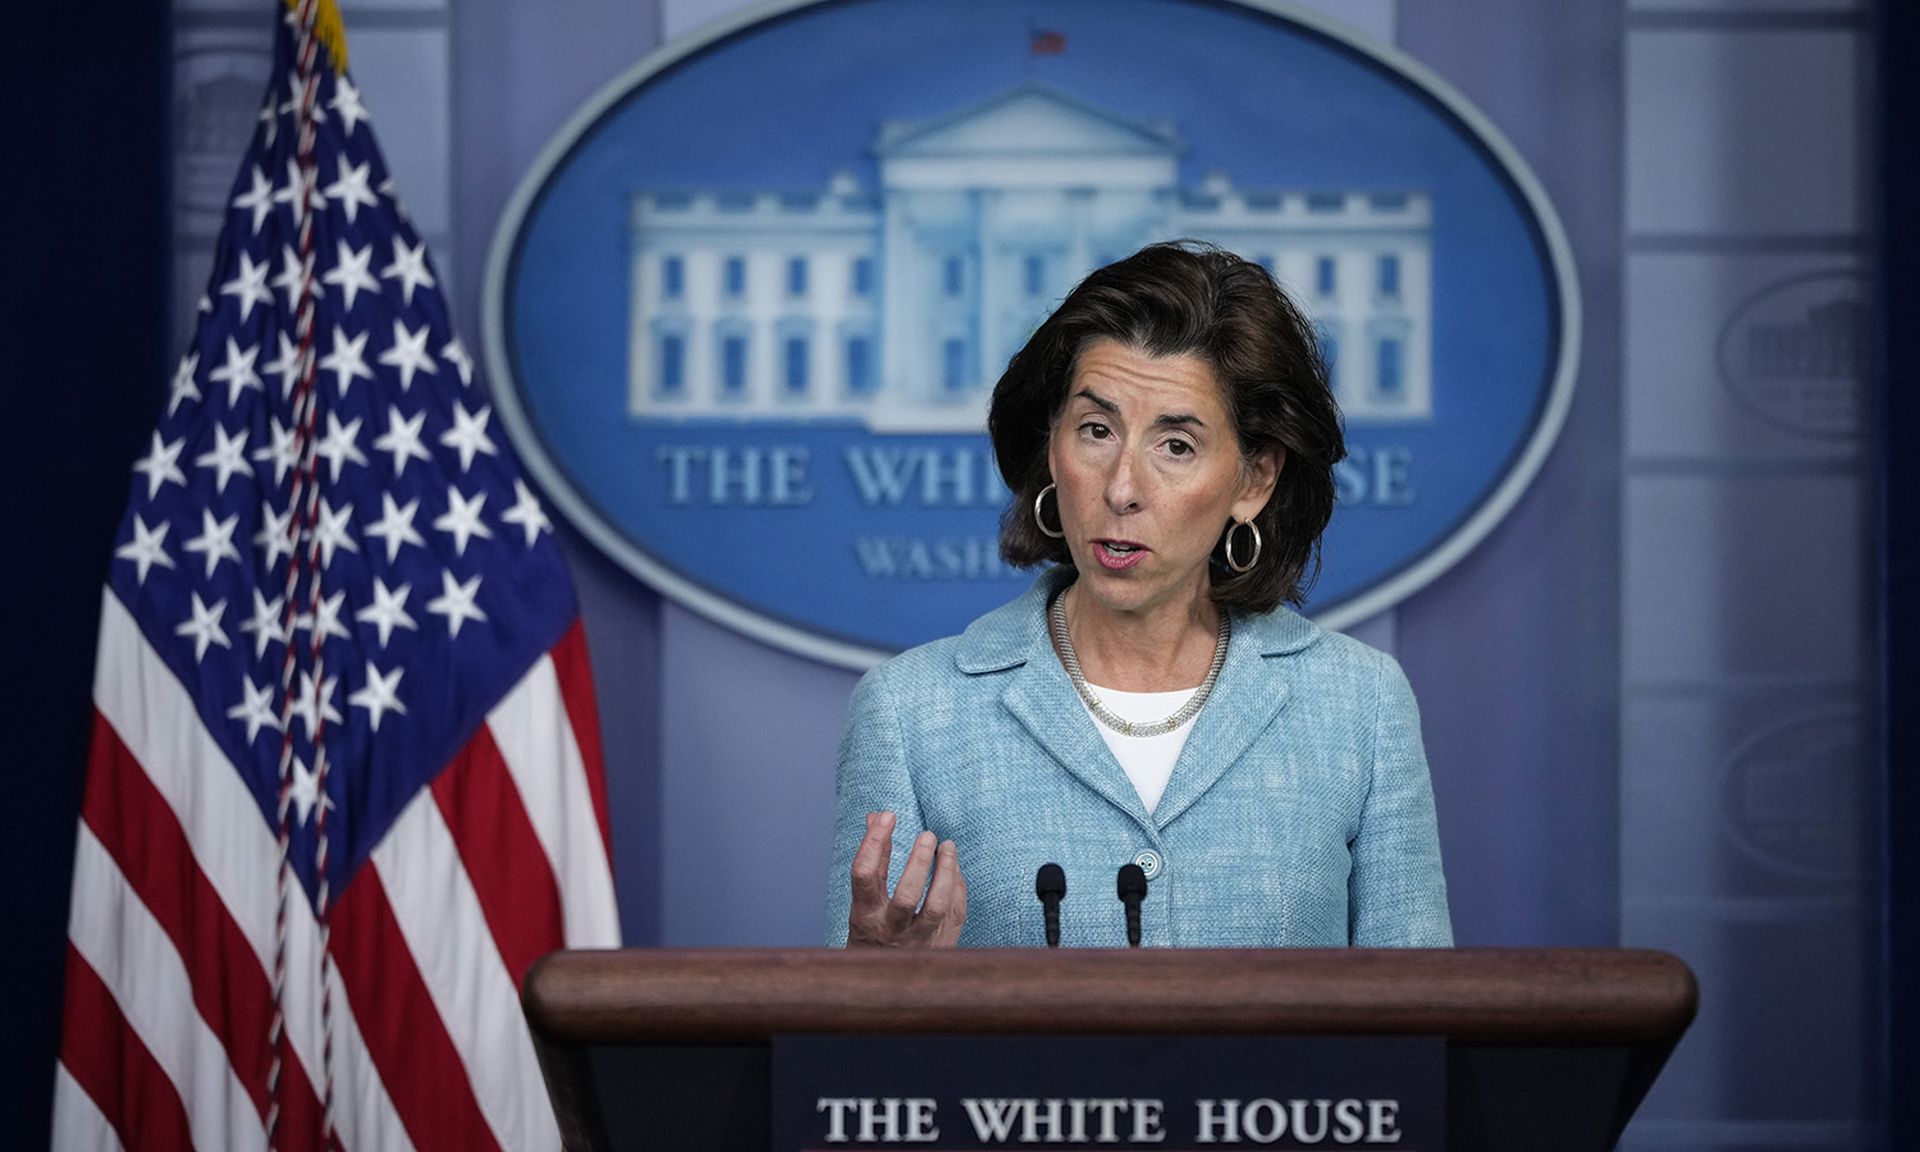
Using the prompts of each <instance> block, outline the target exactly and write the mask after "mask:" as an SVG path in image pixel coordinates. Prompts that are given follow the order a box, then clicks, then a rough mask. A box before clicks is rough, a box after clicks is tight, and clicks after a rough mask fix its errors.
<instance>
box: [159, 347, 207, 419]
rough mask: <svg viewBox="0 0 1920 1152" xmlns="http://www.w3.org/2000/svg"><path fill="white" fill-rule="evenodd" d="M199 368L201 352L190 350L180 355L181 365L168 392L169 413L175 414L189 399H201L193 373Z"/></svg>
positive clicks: (174, 374) (175, 371)
mask: <svg viewBox="0 0 1920 1152" xmlns="http://www.w3.org/2000/svg"><path fill="white" fill-rule="evenodd" d="M199 370H200V353H199V352H189V353H187V354H186V355H185V356H182V357H180V367H178V368H177V369H175V370H174V373H173V388H172V390H171V391H170V392H169V393H168V394H167V415H169V416H171V415H173V414H174V412H175V411H177V410H178V409H179V407H180V405H181V404H182V403H183V402H185V401H187V400H198V399H200V387H199V385H197V384H195V383H194V382H193V374H194V373H195V372H198V371H199Z"/></svg>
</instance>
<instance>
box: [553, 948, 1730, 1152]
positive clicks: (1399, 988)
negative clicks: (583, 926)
mask: <svg viewBox="0 0 1920 1152" xmlns="http://www.w3.org/2000/svg"><path fill="white" fill-rule="evenodd" d="M523 1000H524V1003H525V1007H526V1013H527V1020H528V1022H529V1024H530V1025H531V1027H532V1031H533V1037H534V1044H535V1048H536V1050H537V1051H538V1053H539V1056H540V1061H541V1067H542V1070H543V1072H544V1073H545V1076H546V1080H547V1087H548V1091H549V1092H550V1093H551V1095H552V1097H553V1103H554V1110H555V1112H556V1114H557V1115H558V1117H559V1120H560V1129H561V1133H562V1137H563V1139H564V1141H565V1146H566V1147H567V1148H568V1149H615V1148H643V1147H666V1148H672V1149H675V1150H676V1152H704V1150H706V1149H727V1150H729V1152H737V1150H740V1149H761V1148H765V1147H767V1145H768V1139H769V1137H768V1121H767V1110H768V1083H769V1068H770V1046H771V1041H772V1038H773V1037H774V1035H776V1034H894V1035H897V1034H929V1035H938V1034H947V1035H953V1034H961V1035H995V1034H997V1035H1081V1036H1085V1035H1112V1036H1153V1035H1160V1036H1172V1035H1178V1036H1204V1035H1275V1034H1291V1035H1329V1036H1332V1035H1376V1036H1378V1035H1418V1036H1439V1037H1444V1038H1445V1040H1446V1044H1447V1058H1446V1114H1447V1140H1448V1147H1449V1148H1450V1149H1452V1150H1454V1152H1468V1150H1490V1152H1499V1150H1505V1149H1527V1150H1538V1149H1547V1148H1551V1149H1555V1150H1556V1152H1576V1150H1579V1149H1595V1150H1603V1149H1607V1148H1611V1147H1613V1145H1614V1144H1615V1143H1616V1142H1617V1141H1618V1139H1619V1137H1620V1133H1621V1130H1622V1129H1623V1128H1624V1127H1625V1126H1626V1123H1627V1119H1628V1117H1630V1116H1631V1115H1632V1114H1633V1110H1634V1109H1635V1108H1636V1107H1637V1106H1638V1105H1639V1103H1640V1101H1641V1099H1642V1098H1643V1097H1644V1096H1645V1095H1646V1092H1647V1089H1648V1088H1649V1087H1650V1086H1651V1085H1652V1083H1653V1080H1654V1077H1655V1076H1656V1075H1657V1074H1658V1073H1659V1071H1660V1068H1661V1067H1662V1065H1664V1064H1665V1063H1666V1059H1667V1056H1668V1054H1669V1053H1671V1052H1672V1051H1673V1047H1674V1045H1675V1044H1676V1043H1678V1042H1679V1039H1680V1036H1681V1034H1682V1033H1683V1032H1685V1031H1686V1028H1687V1025H1688V1024H1689V1023H1690V1022H1691V1021H1692V1019H1693V1015H1694V1010H1695V1007H1696V1004H1697V1000H1698V989H1697V986H1696V984H1695V982H1694V977H1693V973H1692V972H1691V971H1689V970H1688V968H1687V966H1686V965H1685V964H1684V963H1682V962H1681V961H1680V960H1679V959H1678V958H1676V957H1674V956H1671V955H1668V954H1666V953H1664V952H1650V951H1639V950H1632V949H1486V950H1481V949H1445V950H1401V949H1351V950H1348V949H1327V950H1321V949H1311V950H1310V949H1275V950H1183V949H1165V950H1162V949H1152V950H1146V949H1133V950H1114V951H1106V950H1090V949H1066V950H1040V949H1026V950H1009V951H989V950H981V951H973V950H959V951H947V952H924V951H864V950H862V951H837V950H826V949H785V950H782V949H774V950H765V949H738V950H678V949H634V950H627V951H606V952H557V953H554V954H553V955H551V956H548V957H546V958H545V959H543V960H541V961H540V962H539V963H538V964H536V965H534V967H533V969H532V970H531V971H530V972H529V973H528V976H527V981H526V985H525V988H524V995H523ZM663 1133H668V1134H671V1136H670V1138H663V1137H662V1136H661V1134H663Z"/></svg>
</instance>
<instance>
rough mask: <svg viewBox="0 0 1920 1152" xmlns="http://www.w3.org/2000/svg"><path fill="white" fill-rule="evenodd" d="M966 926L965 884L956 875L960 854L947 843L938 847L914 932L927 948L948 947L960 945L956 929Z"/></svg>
mask: <svg viewBox="0 0 1920 1152" xmlns="http://www.w3.org/2000/svg"><path fill="white" fill-rule="evenodd" d="M966 922H967V881H966V879H965V878H964V877H963V876H961V875H960V850H959V849H958V848H957V847H955V846H954V843H953V841H951V840H948V841H946V842H945V843H943V844H941V845H940V848H939V852H938V854H937V856H936V860H935V864H934V872H933V881H932V883H930V884H929V885H927V899H926V903H924V904H922V905H921V906H920V915H919V917H918V919H916V920H915V921H914V929H915V930H916V932H918V933H919V934H920V935H921V936H922V937H923V938H924V939H925V940H926V941H927V943H929V944H932V945H934V946H936V947H952V946H953V945H954V944H957V943H959V941H960V929H961V928H962V927H963V926H965V924H966Z"/></svg>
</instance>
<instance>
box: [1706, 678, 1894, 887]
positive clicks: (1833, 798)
mask: <svg viewBox="0 0 1920 1152" xmlns="http://www.w3.org/2000/svg"><path fill="white" fill-rule="evenodd" d="M1865 725H1866V718H1865V717H1864V716H1862V715H1861V714H1860V712H1859V711H1858V710H1857V709H1844V710H1835V711H1832V712H1822V713H1816V714H1812V715H1802V716H1795V717H1791V718H1789V719H1786V720H1781V721H1778V722H1776V723H1772V724H1769V725H1767V726H1766V727H1765V728H1762V729H1761V730H1760V731H1758V732H1756V733H1754V734H1753V735H1752V736H1750V737H1748V738H1747V739H1746V740H1744V741H1742V742H1741V744H1740V746H1739V747H1738V748H1736V749H1734V751H1733V752H1732V754H1731V755H1729V756H1728V758H1727V764H1726V769H1725V771H1726V776H1725V781H1724V783H1723V785H1722V788H1721V806H1722V812H1723V814H1724V816H1725V820H1726V828H1727V832H1728V835H1729V837H1730V838H1731V839H1732V841H1733V842H1734V843H1735V844H1737V845H1739V847H1740V849H1741V850H1742V851H1744V852H1745V853H1747V854H1748V855H1749V856H1751V857H1752V858H1753V859H1755V860H1757V861H1759V862H1760V863H1762V864H1765V865H1766V866H1767V867H1769V868H1772V869H1775V870H1777V871H1780V872H1784V873H1786V874H1788V875H1792V876H1797V877H1799V878H1801V879H1804V880H1816V881H1840V880H1847V879H1851V878H1853V877H1855V876H1857V875H1858V874H1859V872H1860V870H1861V868H1862V867H1863V865H1864V864H1865V859H1864V852H1865V849H1866V845H1867V844H1868V843H1869V842H1870V839H1871V831H1870V828H1869V825H1868V806H1867V800H1866V797H1865V795H1864V792H1863V789H1862V785H1863V779H1862V776H1863V773H1864V772H1865V771H1866V767H1865V766H1866V765H1867V764H1868V763H1869V759H1868V756H1867V749H1866V746H1865V743H1864V741H1863V740H1862V738H1861V733H1862V732H1863V731H1864V730H1865Z"/></svg>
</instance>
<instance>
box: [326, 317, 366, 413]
mask: <svg viewBox="0 0 1920 1152" xmlns="http://www.w3.org/2000/svg"><path fill="white" fill-rule="evenodd" d="M366 346H367V334H366V333H365V332H362V333H360V335H358V336H355V337H353V338H352V339H348V338H347V333H346V330H345V329H343V328H341V327H340V326H339V325H338V324H335V325H334V326H333V347H332V348H330V349H329V350H328V351H327V354H326V355H325V356H322V357H321V358H320V367H321V369H322V370H324V371H327V372H331V373H333V374H334V379H335V386H336V387H338V388H339V389H340V395H342V396H345V395H346V394H347V390H348V389H349V388H352V387H353V381H354V379H355V378H356V377H357V378H359V379H361V380H371V379H373V370H372V369H371V368H368V367H367V360H366V357H365V356H364V355H362V349H364V348H366Z"/></svg>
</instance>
